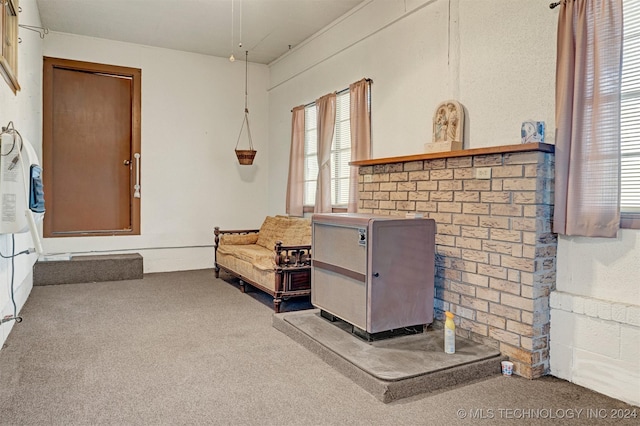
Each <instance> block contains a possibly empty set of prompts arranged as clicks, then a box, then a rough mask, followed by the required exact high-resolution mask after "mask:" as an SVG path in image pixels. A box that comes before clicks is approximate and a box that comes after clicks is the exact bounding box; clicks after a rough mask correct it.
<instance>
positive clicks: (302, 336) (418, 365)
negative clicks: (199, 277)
mask: <svg viewBox="0 0 640 426" xmlns="http://www.w3.org/2000/svg"><path fill="white" fill-rule="evenodd" d="M273 326H274V327H275V328H276V329H278V330H280V331H282V332H283V333H285V334H286V335H287V336H289V337H291V338H292V339H293V340H295V341H296V342H298V343H300V344H301V345H303V346H304V347H306V348H307V349H309V350H311V351H312V352H314V353H315V354H316V355H318V356H319V357H320V358H322V359H323V360H324V361H325V362H327V363H328V364H330V365H332V366H333V367H334V368H336V369H337V370H338V371H340V372H341V373H343V374H345V375H346V376H347V377H349V378H350V379H352V380H353V381H354V382H355V383H357V384H358V385H359V386H361V387H362V388H364V389H365V390H367V391H368V392H370V393H371V394H373V395H374V396H375V397H376V398H378V399H380V400H381V401H383V402H385V403H387V402H391V401H394V400H397V399H401V398H406V397H410V396H414V395H418V394H421V393H426V392H432V391H435V390H437V389H442V388H445V387H450V386H455V385H459V384H461V383H465V382H469V381H472V380H476V379H479V378H483V377H487V376H491V375H495V374H500V361H502V360H503V359H506V357H502V356H500V352H499V351H498V350H497V349H494V348H490V347H487V346H484V345H482V344H479V343H476V342H473V341H471V340H468V339H464V338H457V339H456V353H455V354H452V355H447V354H445V353H444V351H443V349H442V348H443V336H442V331H441V330H429V331H427V332H425V333H420V334H414V335H409V336H400V337H393V338H390V339H384V340H377V341H374V342H366V341H364V340H362V339H360V338H359V337H357V336H355V335H354V334H352V333H351V332H350V327H349V326H348V325H347V324H345V323H342V322H339V321H338V322H334V323H332V322H330V321H328V320H327V319H325V318H322V317H321V316H320V311H319V310H317V309H313V310H306V311H298V312H287V313H282V314H275V315H274V316H273Z"/></svg>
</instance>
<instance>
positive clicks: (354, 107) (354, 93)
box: [347, 79, 371, 213]
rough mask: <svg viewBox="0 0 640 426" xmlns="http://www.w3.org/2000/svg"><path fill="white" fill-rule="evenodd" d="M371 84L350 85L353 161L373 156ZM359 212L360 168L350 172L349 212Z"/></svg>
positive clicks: (358, 83)
mask: <svg viewBox="0 0 640 426" xmlns="http://www.w3.org/2000/svg"><path fill="white" fill-rule="evenodd" d="M369 84H371V83H370V82H369V81H368V80H367V79H362V80H360V81H357V82H355V83H353V84H351V85H349V98H350V102H351V103H350V105H349V119H350V125H351V161H357V160H368V159H369V158H370V156H371V118H370V115H369V100H368V99H367V95H368V93H369ZM357 211H358V167H357V166H350V170H349V203H348V204H347V212H349V213H356V212H357Z"/></svg>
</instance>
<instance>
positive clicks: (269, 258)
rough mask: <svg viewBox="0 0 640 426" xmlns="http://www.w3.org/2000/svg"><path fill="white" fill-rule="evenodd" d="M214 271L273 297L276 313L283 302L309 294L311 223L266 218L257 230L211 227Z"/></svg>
mask: <svg viewBox="0 0 640 426" xmlns="http://www.w3.org/2000/svg"><path fill="white" fill-rule="evenodd" d="M214 234H215V272H216V278H217V277H219V275H220V270H221V269H222V270H224V271H226V272H228V273H230V274H232V275H234V276H236V277H238V278H239V279H240V289H241V290H242V291H243V292H245V291H246V287H245V286H246V284H249V285H251V286H253V287H256V288H258V289H260V290H262V291H265V292H267V293H269V294H270V295H271V296H273V308H274V310H275V311H276V312H280V304H281V303H282V300H283V299H286V298H289V297H298V296H307V295H309V294H311V221H310V220H308V219H303V218H293V217H288V216H267V218H266V219H265V220H264V222H263V223H262V226H261V227H260V229H246V230H221V229H220V228H219V227H217V226H216V227H215V230H214Z"/></svg>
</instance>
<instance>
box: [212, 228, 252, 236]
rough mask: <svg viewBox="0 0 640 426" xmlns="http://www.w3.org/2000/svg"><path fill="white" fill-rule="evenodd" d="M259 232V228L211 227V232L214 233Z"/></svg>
mask: <svg viewBox="0 0 640 426" xmlns="http://www.w3.org/2000/svg"><path fill="white" fill-rule="evenodd" d="M258 232H260V230H259V229H220V228H219V227H217V226H216V227H215V228H213V233H214V234H215V235H220V234H257V233H258Z"/></svg>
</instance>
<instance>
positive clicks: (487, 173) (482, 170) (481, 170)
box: [476, 167, 491, 179]
mask: <svg viewBox="0 0 640 426" xmlns="http://www.w3.org/2000/svg"><path fill="white" fill-rule="evenodd" d="M476 179H491V167H478V168H477V169H476Z"/></svg>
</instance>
